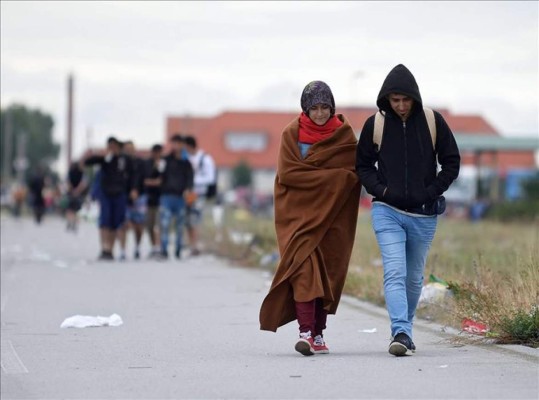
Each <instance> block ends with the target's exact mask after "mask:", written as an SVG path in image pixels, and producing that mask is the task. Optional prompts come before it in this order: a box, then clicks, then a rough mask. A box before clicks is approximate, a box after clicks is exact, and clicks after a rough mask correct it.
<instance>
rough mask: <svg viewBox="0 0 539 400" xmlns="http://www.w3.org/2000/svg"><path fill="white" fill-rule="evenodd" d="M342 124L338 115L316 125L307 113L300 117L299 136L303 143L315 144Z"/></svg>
mask: <svg viewBox="0 0 539 400" xmlns="http://www.w3.org/2000/svg"><path fill="white" fill-rule="evenodd" d="M340 126H342V122H341V120H340V119H339V118H337V116H336V115H334V116H333V117H330V118H329V119H328V121H327V122H326V123H325V124H324V125H322V126H320V125H316V124H315V123H314V122H313V121H312V119H310V118H309V117H308V116H307V115H306V114H305V113H301V116H300V117H299V138H298V141H299V142H301V143H307V144H315V143H318V142H320V141H322V140H324V139H327V138H328V137H330V136H331V135H332V134H333V132H335V131H336V130H337V128H339V127H340Z"/></svg>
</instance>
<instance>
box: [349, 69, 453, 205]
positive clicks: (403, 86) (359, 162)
mask: <svg viewBox="0 0 539 400" xmlns="http://www.w3.org/2000/svg"><path fill="white" fill-rule="evenodd" d="M392 93H395V94H401V95H406V96H409V97H411V98H412V99H413V100H414V105H413V108H412V112H411V113H410V115H409V117H408V118H407V120H406V121H405V122H403V121H402V120H401V118H400V117H399V116H398V115H397V114H396V113H395V112H394V111H393V109H392V108H391V106H390V104H389V100H388V99H387V96H388V95H390V94H392ZM376 104H377V106H378V108H379V109H380V110H381V111H383V112H385V122H384V132H383V140H382V144H381V146H380V149H379V151H378V149H377V145H376V144H374V142H373V133H374V115H373V116H371V117H369V118H368V119H367V121H365V125H364V126H363V129H362V131H361V136H360V138H359V143H358V147H357V156H356V172H357V174H358V176H359V178H360V179H361V183H362V184H363V185H364V186H365V188H366V189H367V192H369V193H370V194H371V195H373V196H374V199H373V201H383V202H385V203H387V204H389V205H391V206H394V207H396V208H399V209H401V210H403V211H409V212H417V213H421V210H423V209H429V208H430V207H429V206H430V205H432V203H433V202H434V201H435V200H436V199H437V198H438V197H439V196H441V195H442V193H443V192H445V191H446V190H447V189H448V188H449V185H451V183H452V182H453V181H454V180H455V179H456V178H457V176H458V174H459V168H460V154H459V149H458V147H457V143H456V141H455V138H454V136H453V133H452V132H451V130H450V129H449V127H448V126H447V123H446V122H445V120H444V118H443V117H442V116H441V115H440V114H439V113H438V112H434V116H435V121H436V131H437V139H436V145H435V149H433V147H432V138H431V135H430V132H429V128H428V125H427V119H426V117H425V113H424V112H423V102H422V100H421V95H420V93H419V87H418V86H417V83H416V81H415V78H414V76H413V75H412V73H411V72H410V71H409V70H408V69H407V68H406V67H405V66H404V65H402V64H399V65H397V66H396V67H395V68H393V69H392V70H391V72H389V74H388V75H387V77H386V79H385V81H384V83H383V85H382V88H381V90H380V93H379V94H378V100H377V101H376ZM436 156H437V157H438V162H439V163H440V165H441V171H440V172H439V173H437V163H436ZM376 163H378V164H377V165H376ZM386 189H387V190H386ZM424 206H425V207H424Z"/></svg>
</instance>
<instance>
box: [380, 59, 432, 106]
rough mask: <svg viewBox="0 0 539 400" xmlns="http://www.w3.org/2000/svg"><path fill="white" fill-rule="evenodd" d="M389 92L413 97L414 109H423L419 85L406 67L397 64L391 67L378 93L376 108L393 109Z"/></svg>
mask: <svg viewBox="0 0 539 400" xmlns="http://www.w3.org/2000/svg"><path fill="white" fill-rule="evenodd" d="M391 93H398V94H403V95H406V96H410V97H411V98H412V99H414V102H415V104H414V110H418V109H419V110H422V109H423V101H422V100H421V94H420V93H419V87H418V86H417V82H416V81H415V78H414V76H413V75H412V73H411V72H410V70H409V69H408V68H406V67H405V66H404V65H402V64H399V65H397V66H396V67H395V68H393V69H392V70H391V71H390V72H389V74H387V77H386V79H385V80H384V83H383V84H382V88H381V89H380V93H378V99H377V100H376V105H377V106H378V108H379V109H380V110H382V111H385V112H391V111H393V110H392V108H391V105H390V104H389V100H388V99H387V96H388V95H390V94H391Z"/></svg>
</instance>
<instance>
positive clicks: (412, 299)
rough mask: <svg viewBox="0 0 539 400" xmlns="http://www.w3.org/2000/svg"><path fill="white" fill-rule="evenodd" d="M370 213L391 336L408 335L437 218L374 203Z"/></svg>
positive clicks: (410, 331) (409, 334)
mask: <svg viewBox="0 0 539 400" xmlns="http://www.w3.org/2000/svg"><path fill="white" fill-rule="evenodd" d="M371 215H372V227H373V229H374V233H375V234H376V240H377V241H378V246H379V247H380V252H381V253H382V261H383V264H384V296H385V299H386V306H387V311H388V313H389V318H390V319H391V335H392V336H396V335H397V334H398V333H401V332H404V333H406V334H407V335H408V336H409V337H410V338H412V324H413V319H414V316H415V310H416V308H417V303H418V301H419V296H420V295H421V288H422V287H423V273H424V270H425V262H426V261H427V253H428V251H429V248H430V245H431V243H432V239H433V238H434V233H435V232H436V224H437V220H438V218H437V217H436V216H432V217H430V216H429V217H424V216H413V215H411V214H405V213H403V212H399V211H397V210H395V209H393V208H391V207H388V206H387V205H385V204H380V203H377V202H375V203H374V204H373V206H372V214H371Z"/></svg>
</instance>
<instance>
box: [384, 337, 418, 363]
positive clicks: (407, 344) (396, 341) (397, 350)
mask: <svg viewBox="0 0 539 400" xmlns="http://www.w3.org/2000/svg"><path fill="white" fill-rule="evenodd" d="M414 351H415V345H414V343H413V342H412V339H410V337H409V336H408V335H407V334H406V333H404V332H401V333H398V334H397V336H395V338H393V340H392V341H391V343H390V344H389V354H393V355H394V356H397V357H400V356H405V355H406V354H407V353H408V352H410V353H413V352H414Z"/></svg>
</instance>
